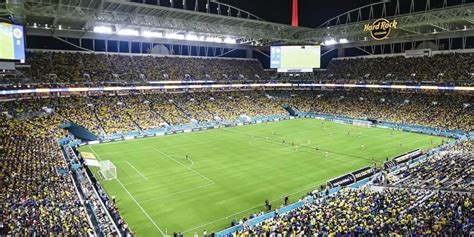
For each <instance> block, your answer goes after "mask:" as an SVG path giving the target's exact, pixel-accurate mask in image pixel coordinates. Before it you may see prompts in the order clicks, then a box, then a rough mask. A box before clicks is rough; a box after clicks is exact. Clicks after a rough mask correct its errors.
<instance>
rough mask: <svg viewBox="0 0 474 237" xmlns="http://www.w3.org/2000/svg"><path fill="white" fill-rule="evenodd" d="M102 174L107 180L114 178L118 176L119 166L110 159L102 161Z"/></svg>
mask: <svg viewBox="0 0 474 237" xmlns="http://www.w3.org/2000/svg"><path fill="white" fill-rule="evenodd" d="M100 174H101V175H102V177H103V178H104V179H105V180H113V179H116V178H117V168H116V167H115V165H114V164H113V163H112V161H110V160H104V161H101V162H100Z"/></svg>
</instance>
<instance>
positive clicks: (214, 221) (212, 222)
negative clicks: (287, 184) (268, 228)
mask: <svg viewBox="0 0 474 237" xmlns="http://www.w3.org/2000/svg"><path fill="white" fill-rule="evenodd" d="M312 187H314V188H312ZM308 189H313V190H314V189H316V187H315V185H314V184H312V185H311V187H309V188H305V189H301V190H299V191H295V192H292V193H290V194H287V195H285V196H282V197H279V198H275V199H272V200H270V202H274V201H277V200H283V198H285V197H286V196H291V195H293V194H297V193H301V192H304V191H306V190H308ZM262 206H263V205H257V206H254V207H250V208H247V209H245V210H242V211H239V212H236V213H233V214H231V215H228V216H226V217H222V218H219V219H216V220H213V221H211V222H208V223H206V224H202V225H200V226H196V227H193V228H192V229H188V230H186V231H183V232H182V233H183V234H185V233H187V232H190V231H192V230H195V229H198V228H201V227H205V226H208V225H211V224H214V223H216V222H219V221H221V220H225V219H228V218H229V217H234V216H235V215H238V214H240V213H244V212H247V211H250V210H253V209H256V208H258V207H262Z"/></svg>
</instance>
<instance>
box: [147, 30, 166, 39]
mask: <svg viewBox="0 0 474 237" xmlns="http://www.w3.org/2000/svg"><path fill="white" fill-rule="evenodd" d="M142 36H143V37H149V38H162V37H163V33H161V32H153V31H144V32H142Z"/></svg>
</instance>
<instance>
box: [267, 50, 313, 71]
mask: <svg viewBox="0 0 474 237" xmlns="http://www.w3.org/2000/svg"><path fill="white" fill-rule="evenodd" d="M270 67H271V68H276V69H278V71H279V72H312V71H313V68H320V67H321V47H320V46H310V45H306V46H272V47H271V48H270Z"/></svg>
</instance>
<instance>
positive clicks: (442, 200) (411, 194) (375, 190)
mask: <svg viewBox="0 0 474 237" xmlns="http://www.w3.org/2000/svg"><path fill="white" fill-rule="evenodd" d="M460 146H461V147H462V148H461V149H459V146H457V147H454V148H451V149H450V150H449V151H447V152H448V153H456V154H457V155H458V156H460V157H462V158H461V159H466V160H469V159H470V160H471V161H472V146H473V143H472V141H467V142H464V143H463V144H461V145H460ZM450 158H452V159H454V160H443V161H444V162H440V160H439V158H437V157H434V158H432V159H434V160H429V161H427V162H422V163H419V164H418V165H417V166H416V167H417V168H414V169H412V171H416V172H418V171H420V172H421V173H422V174H423V173H424V174H427V173H426V171H425V170H424V169H423V168H427V169H431V168H432V167H433V163H437V165H436V166H443V165H447V164H449V165H448V166H449V167H451V168H453V169H452V170H451V173H452V174H450V177H459V178H461V177H466V175H472V172H471V171H470V170H469V169H472V167H467V169H459V167H458V166H457V164H455V163H457V162H459V160H458V159H459V158H454V157H450ZM461 163H463V164H466V163H465V162H461ZM430 167H431V168H430ZM437 174H439V173H438V172H436V171H435V178H438V177H439V176H438V175H437ZM432 178H433V177H432V176H429V175H421V176H418V175H416V178H414V179H411V178H409V179H404V180H401V181H400V182H398V184H397V185H398V186H399V187H396V188H393V187H381V186H370V185H369V186H366V187H364V188H360V189H349V188H347V189H342V190H341V191H339V192H337V193H336V194H333V195H329V196H325V195H323V194H321V193H315V194H313V196H314V198H315V201H314V202H312V203H309V202H308V201H307V200H308V199H306V198H305V199H304V200H306V204H305V205H304V206H302V207H300V208H298V209H296V210H293V211H290V212H288V213H284V214H279V213H278V211H275V213H276V214H277V215H276V217H274V218H271V219H269V220H267V221H265V222H263V223H261V224H259V225H257V226H255V227H249V226H248V225H245V223H244V230H242V231H240V232H238V233H236V234H235V235H236V236H249V235H250V236H354V235H355V236H358V235H363V236H366V235H370V236H380V235H391V236H410V235H411V236H423V235H430V236H467V235H469V234H470V233H471V232H472V231H473V229H474V223H473V222H472V218H473V215H474V205H473V199H472V190H470V191H465V192H459V190H456V191H452V190H450V191H446V190H441V189H440V188H441V187H439V186H436V185H435V186H431V185H426V186H424V188H423V189H420V188H417V187H418V185H415V187H412V186H411V185H413V183H414V182H416V183H430V182H431V181H430V180H431V179H432ZM471 234H472V233H471Z"/></svg>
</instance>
